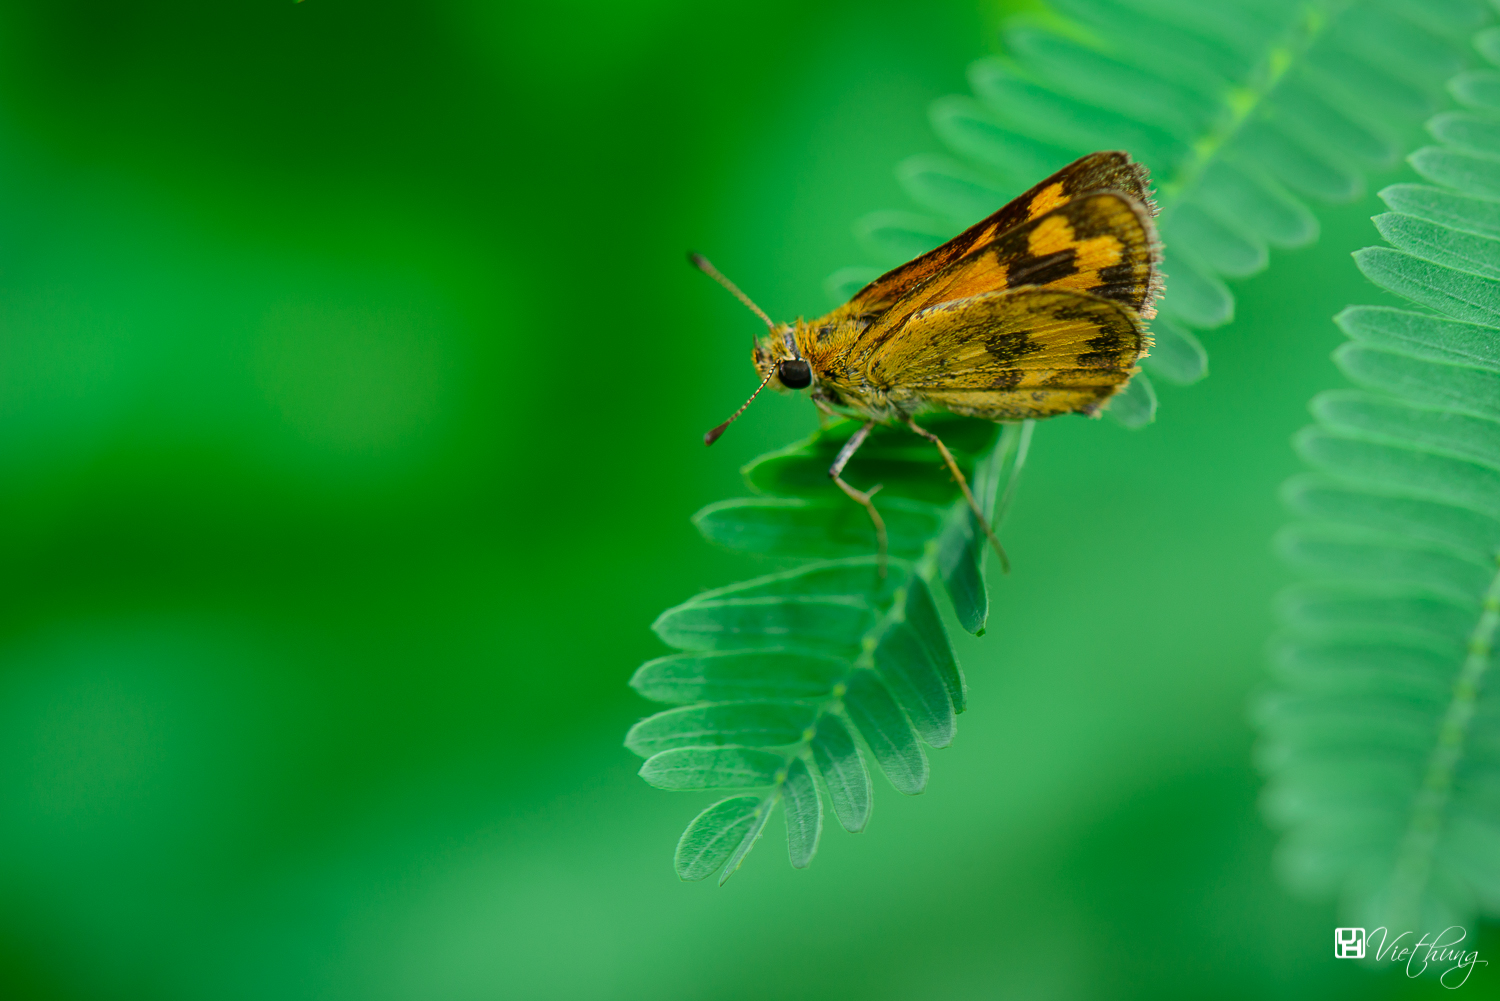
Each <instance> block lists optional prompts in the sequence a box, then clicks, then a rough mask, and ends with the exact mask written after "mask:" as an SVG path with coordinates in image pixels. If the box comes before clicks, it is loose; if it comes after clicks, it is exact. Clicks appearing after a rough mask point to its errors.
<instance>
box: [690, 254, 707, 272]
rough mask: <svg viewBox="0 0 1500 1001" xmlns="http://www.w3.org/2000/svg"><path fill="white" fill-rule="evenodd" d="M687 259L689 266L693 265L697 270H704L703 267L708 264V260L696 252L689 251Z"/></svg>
mask: <svg viewBox="0 0 1500 1001" xmlns="http://www.w3.org/2000/svg"><path fill="white" fill-rule="evenodd" d="M687 259H688V263H689V264H691V265H692V266H693V267H695V268H698V269H699V270H702V268H703V266H704V265H705V264H707V263H708V258H706V257H704V256H703V255H702V254H700V253H698V252H697V251H696V250H689V251H688V255H687Z"/></svg>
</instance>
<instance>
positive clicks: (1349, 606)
mask: <svg viewBox="0 0 1500 1001" xmlns="http://www.w3.org/2000/svg"><path fill="white" fill-rule="evenodd" d="M1478 48H1479V49H1480V51H1481V52H1484V53H1485V54H1486V55H1489V56H1491V57H1492V58H1497V59H1500V30H1495V29H1492V30H1490V31H1487V32H1485V33H1484V34H1482V35H1480V36H1479V39H1478ZM1449 89H1450V90H1451V91H1452V93H1453V94H1454V96H1455V97H1457V98H1458V100H1459V101H1460V103H1462V104H1463V105H1465V106H1466V108H1467V109H1469V110H1464V111H1451V112H1444V113H1443V114H1440V115H1438V116H1437V117H1435V118H1433V119H1432V120H1431V121H1429V122H1428V125H1427V128H1428V131H1429V132H1431V133H1432V135H1433V137H1434V138H1436V139H1437V140H1438V143H1439V145H1436V146H1427V147H1424V148H1422V149H1420V150H1417V151H1416V152H1415V153H1413V154H1412V156H1411V162H1412V165H1413V166H1414V167H1415V168H1416V170H1417V172H1418V173H1419V174H1421V175H1422V176H1423V177H1424V178H1426V179H1427V180H1428V181H1429V182H1431V183H1430V184H1396V185H1392V186H1391V187H1389V188H1386V189H1385V190H1384V191H1382V192H1381V193H1380V197H1381V198H1382V199H1383V200H1384V201H1385V203H1386V205H1387V206H1389V207H1390V209H1391V211H1389V212H1387V213H1385V214H1383V215H1379V216H1376V217H1375V225H1376V227H1377V228H1378V229H1379V230H1380V233H1381V235H1382V236H1384V237H1385V238H1386V240H1387V241H1388V242H1389V243H1390V246H1388V247H1370V248H1366V249H1365V250H1362V251H1360V252H1359V253H1358V254H1356V255H1355V260H1356V262H1357V263H1358V265H1359V268H1360V270H1361V271H1362V272H1364V274H1365V276H1366V277H1368V278H1369V279H1370V280H1371V281H1373V282H1375V283H1376V284H1377V285H1379V286H1381V287H1382V288H1385V289H1387V290H1389V291H1391V292H1394V293H1396V294H1397V295H1399V296H1402V297H1404V298H1406V299H1408V300H1410V301H1411V303H1412V305H1414V306H1417V307H1420V308H1418V309H1410V308H1406V309H1397V308H1392V307H1388V306H1351V307H1350V308H1348V309H1346V310H1344V312H1342V313H1341V314H1339V317H1338V324H1339V327H1340V328H1341V329H1342V330H1343V331H1344V333H1345V334H1347V335H1348V337H1349V341H1348V343H1346V344H1344V345H1343V346H1342V347H1340V348H1339V349H1338V351H1337V352H1335V354H1334V360H1335V361H1336V363H1337V364H1338V367H1339V370H1340V371H1342V372H1343V373H1344V375H1345V376H1346V377H1347V378H1348V379H1349V381H1351V382H1353V383H1354V384H1355V385H1356V386H1357V387H1359V388H1358V389H1341V390H1331V391H1329V392H1325V393H1321V394H1319V395H1318V396H1316V397H1314V399H1313V401H1312V411H1313V415H1314V416H1315V417H1316V418H1317V424H1316V425H1315V426H1313V427H1310V428H1306V429H1304V430H1303V432H1302V433H1301V434H1300V435H1298V437H1297V439H1296V441H1297V450H1298V452H1299V453H1300V454H1301V456H1302V457H1303V459H1304V460H1305V461H1306V462H1307V463H1308V465H1310V466H1312V467H1313V469H1314V470H1316V472H1314V473H1310V474H1305V475H1303V476H1299V477H1297V478H1296V479H1293V480H1292V481H1291V482H1289V483H1288V484H1287V487H1286V490H1285V495H1286V498H1287V501H1288V503H1289V504H1290V506H1291V507H1292V509H1293V510H1294V511H1296V512H1297V513H1298V514H1300V515H1302V516H1303V517H1304V518H1305V519H1307V520H1306V521H1304V522H1302V523H1299V524H1297V525H1295V526H1293V527H1291V528H1289V529H1287V530H1286V531H1284V532H1283V533H1282V535H1281V537H1280V549H1281V552H1282V554H1283V556H1284V557H1285V558H1286V559H1287V560H1288V561H1289V562H1290V563H1291V564H1292V565H1293V566H1295V567H1297V568H1298V569H1300V570H1302V571H1304V572H1306V573H1307V574H1308V575H1309V576H1310V577H1311V578H1312V579H1311V580H1309V581H1307V582H1306V583H1303V584H1300V585H1297V586H1295V587H1293V588H1290V589H1288V590H1287V591H1285V592H1283V593H1282V596H1281V601H1280V614H1281V619H1282V624H1283V626H1284V627H1285V632H1284V633H1283V635H1282V638H1281V640H1280V642H1279V644H1278V646H1277V655H1276V658H1275V665H1276V670H1277V678H1278V681H1279V683H1280V690H1279V691H1278V692H1276V693H1275V694H1274V695H1272V696H1269V697H1267V698H1266V699H1265V700H1263V701H1262V702H1261V704H1260V709H1259V714H1258V716H1259V721H1260V725H1261V728H1262V732H1263V735H1264V739H1263V742H1262V746H1261V754H1260V756H1261V761H1262V764H1263V766H1264V767H1265V768H1266V769H1267V770H1268V771H1269V772H1270V776H1271V778H1270V786H1269V789H1268V792H1267V796H1266V807H1267V810H1268V811H1269V813H1270V815H1271V817H1272V819H1273V820H1274V821H1275V822H1276V823H1277V824H1278V825H1279V826H1281V827H1283V828H1285V829H1286V832H1287V833H1286V839H1285V841H1284V842H1283V844H1282V847H1281V853H1280V864H1281V866H1280V867H1281V870H1282V872H1283V873H1284V874H1285V875H1286V877H1287V878H1288V879H1289V880H1291V881H1292V882H1293V883H1294V884H1295V885H1297V886H1299V887H1301V888H1303V889H1306V890H1309V891H1314V892H1322V893H1325V894H1337V895H1339V896H1340V897H1341V898H1342V901H1343V906H1344V908H1345V911H1346V913H1347V915H1348V918H1349V921H1350V922H1352V923H1354V924H1359V925H1365V926H1368V927H1371V928H1374V927H1377V926H1387V927H1390V928H1392V929H1403V928H1429V929H1437V928H1443V927H1446V926H1448V925H1450V924H1454V923H1457V924H1460V925H1466V924H1469V923H1471V922H1472V921H1473V920H1474V918H1475V916H1476V914H1483V915H1485V916H1487V917H1495V916H1500V689H1497V687H1496V686H1495V685H1494V683H1493V677H1492V675H1493V672H1492V671H1491V662H1492V660H1493V657H1494V652H1495V645H1496V640H1497V636H1496V627H1497V625H1500V574H1497V570H1500V562H1497V561H1500V204H1497V202H1496V201H1495V200H1494V199H1495V198H1496V196H1497V195H1500V183H1497V181H1496V173H1497V164H1500V128H1497V125H1496V122H1497V118H1496V113H1497V112H1500V74H1497V73H1496V72H1495V71H1494V70H1491V69H1486V70H1479V71H1473V72H1468V73H1465V74H1462V75H1460V76H1457V77H1455V78H1454V79H1453V81H1452V82H1451V83H1450V85H1449Z"/></svg>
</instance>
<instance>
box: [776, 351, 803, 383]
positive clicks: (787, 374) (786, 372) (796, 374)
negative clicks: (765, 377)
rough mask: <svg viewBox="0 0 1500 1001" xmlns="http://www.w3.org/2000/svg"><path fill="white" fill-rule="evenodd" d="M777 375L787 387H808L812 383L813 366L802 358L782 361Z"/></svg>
mask: <svg viewBox="0 0 1500 1001" xmlns="http://www.w3.org/2000/svg"><path fill="white" fill-rule="evenodd" d="M776 376H777V378H779V379H780V380H781V384H782V385H783V386H785V387H786V388H787V389H806V388H807V387H808V386H811V385H812V367H811V366H809V365H808V364H807V362H805V361H803V360H802V359H801V358H792V359H790V360H788V361H784V362H782V363H781V367H780V368H779V369H777V372H776Z"/></svg>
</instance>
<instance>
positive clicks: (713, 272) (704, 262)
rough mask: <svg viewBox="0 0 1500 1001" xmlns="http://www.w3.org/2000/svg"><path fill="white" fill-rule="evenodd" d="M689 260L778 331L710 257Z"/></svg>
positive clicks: (698, 256) (769, 319)
mask: <svg viewBox="0 0 1500 1001" xmlns="http://www.w3.org/2000/svg"><path fill="white" fill-rule="evenodd" d="M688 260H689V261H691V262H692V265H693V267H695V268H697V269H698V270H699V271H701V272H703V273H704V274H706V275H708V277H710V278H712V279H713V280H714V281H716V282H718V283H719V284H720V285H723V286H724V287H725V288H727V289H728V290H729V291H730V292H731V293H733V295H734V297H735V298H736V299H738V300H739V301H740V302H743V303H744V304H745V305H746V306H749V307H750V312H752V313H754V314H755V315H756V316H758V317H760V318H761V319H762V320H763V321H765V324H766V326H767V327H768V328H769V329H770V331H771V333H773V334H774V333H776V324H774V323H772V322H771V318H770V317H769V316H767V315H766V311H765V310H763V309H761V308H760V307H759V306H757V305H756V304H755V303H753V302H751V301H750V297H749V296H748V295H746V294H745V293H743V292H741V291H740V287H739V286H738V285H736V284H735V283H734V282H732V281H730V280H729V279H728V278H725V277H724V273H723V272H721V271H720V270H719V269H718V268H716V267H714V266H713V265H712V264H710V263H709V261H708V258H706V257H704V256H703V255H702V254H688ZM757 392H759V390H757ZM750 399H752V400H753V399H755V397H753V396H752V397H750ZM746 406H749V404H748V403H747V404H746ZM738 416H739V415H738V414H735V417H738ZM729 420H731V421H732V420H734V417H731V418H729ZM726 423H727V422H726ZM709 444H713V443H712V442H710V443H709Z"/></svg>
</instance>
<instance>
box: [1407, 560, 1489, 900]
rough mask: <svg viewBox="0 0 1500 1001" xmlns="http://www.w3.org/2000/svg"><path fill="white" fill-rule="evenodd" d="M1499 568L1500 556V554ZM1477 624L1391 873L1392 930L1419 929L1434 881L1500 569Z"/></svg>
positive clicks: (1484, 660) (1485, 658)
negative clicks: (1418, 922) (1430, 884)
mask: <svg viewBox="0 0 1500 1001" xmlns="http://www.w3.org/2000/svg"><path fill="white" fill-rule="evenodd" d="M1496 561H1497V564H1500V554H1497V556H1496ZM1482 607H1483V610H1482V611H1481V612H1480V613H1479V621H1478V622H1477V623H1475V625H1474V630H1473V632H1471V633H1470V634H1469V644H1468V655H1467V656H1466V657H1465V658H1464V663H1463V667H1462V668H1461V669H1460V670H1459V672H1458V678H1457V680H1456V681H1455V682H1454V683H1453V698H1452V699H1451V701H1449V703H1448V709H1447V711H1446V712H1445V713H1444V714H1443V719H1442V722H1441V723H1440V724H1439V725H1438V732H1437V744H1436V746H1434V747H1433V749H1432V754H1431V756H1430V757H1429V758H1428V759H1427V771H1426V774H1425V775H1424V776H1423V779H1422V785H1421V786H1420V787H1419V788H1418V790H1417V794H1416V796H1415V798H1414V799H1413V801H1412V810H1411V820H1410V821H1409V823H1408V824H1407V828H1406V835H1405V837H1404V838H1403V839H1402V842H1401V847H1400V849H1399V851H1398V854H1397V856H1396V865H1395V869H1394V871H1393V872H1392V875H1391V896H1390V919H1391V926H1392V927H1393V928H1394V927H1396V926H1397V924H1398V923H1400V926H1401V927H1403V928H1405V927H1415V925H1416V922H1417V920H1418V919H1419V918H1420V917H1421V913H1420V908H1421V903H1422V897H1423V895H1424V894H1426V892H1427V886H1428V883H1429V882H1431V879H1432V862H1433V858H1434V857H1435V855H1436V854H1437V844H1438V839H1439V837H1440V836H1441V834H1442V828H1443V814H1444V812H1445V811H1446V810H1447V807H1448V802H1449V800H1450V799H1451V798H1452V795H1453V777H1454V773H1455V772H1456V771H1457V769H1458V764H1459V762H1460V761H1461V760H1462V758H1463V753H1464V740H1465V738H1466V737H1467V736H1468V732H1469V724H1470V722H1471V721H1472V720H1473V719H1474V711H1475V708H1476V705H1477V703H1478V699H1479V688H1480V684H1481V682H1482V681H1483V679H1484V674H1485V672H1486V671H1487V670H1488V669H1489V666H1490V654H1491V652H1492V651H1493V649H1494V642H1495V631H1496V629H1497V628H1500V570H1497V572H1496V574H1495V576H1494V577H1493V578H1492V579H1491V580H1490V586H1489V589H1488V590H1486V591H1485V594H1484V603H1483V606H1482Z"/></svg>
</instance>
